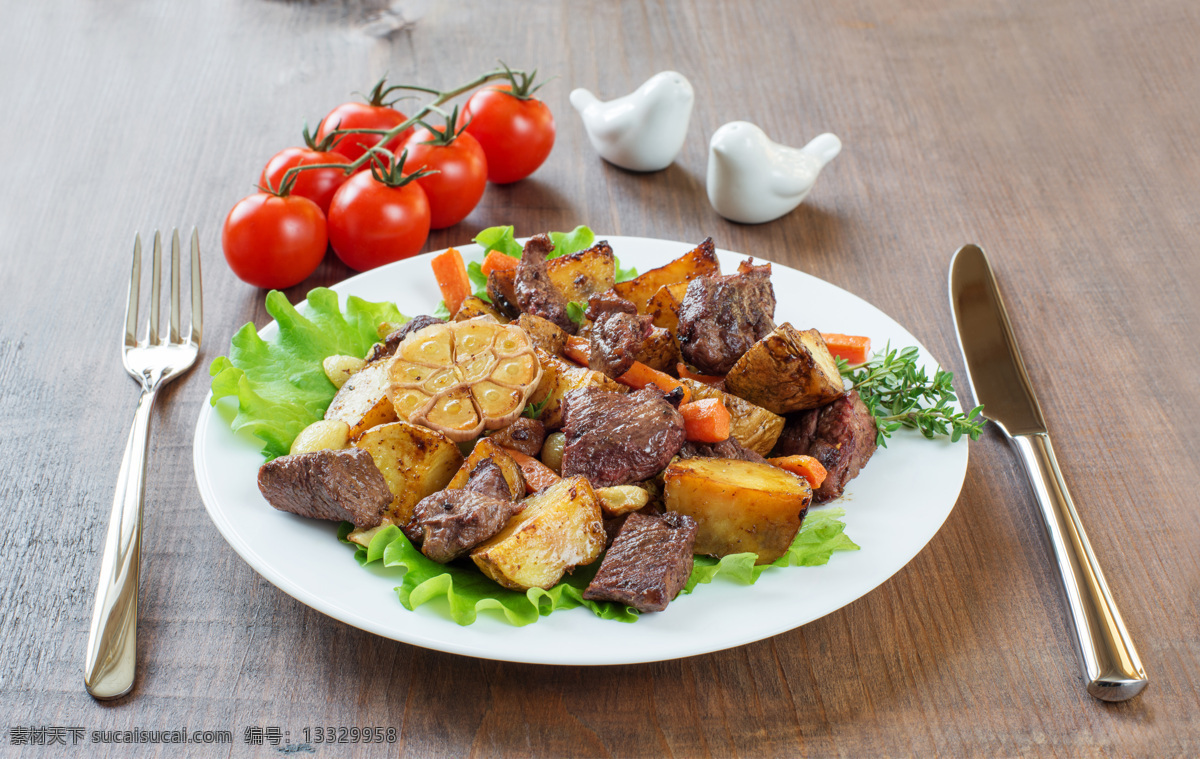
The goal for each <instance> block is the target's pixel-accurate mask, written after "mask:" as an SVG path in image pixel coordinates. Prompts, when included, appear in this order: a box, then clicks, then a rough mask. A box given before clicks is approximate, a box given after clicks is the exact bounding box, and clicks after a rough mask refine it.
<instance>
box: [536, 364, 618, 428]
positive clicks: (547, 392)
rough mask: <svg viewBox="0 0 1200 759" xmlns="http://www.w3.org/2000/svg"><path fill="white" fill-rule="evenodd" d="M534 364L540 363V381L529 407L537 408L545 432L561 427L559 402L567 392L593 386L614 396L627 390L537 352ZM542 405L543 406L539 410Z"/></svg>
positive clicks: (585, 370) (611, 381) (609, 379)
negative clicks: (539, 410)
mask: <svg viewBox="0 0 1200 759" xmlns="http://www.w3.org/2000/svg"><path fill="white" fill-rule="evenodd" d="M535 353H536V354H537V357H538V360H539V361H541V362H542V380H541V382H540V383H538V386H537V388H536V389H534V391H533V394H532V395H530V396H529V403H531V404H533V405H535V406H541V408H542V413H541V414H540V415H539V416H538V419H539V420H541V422H542V424H545V425H546V429H548V430H551V429H557V428H559V427H561V426H562V424H563V413H562V399H563V396H564V395H566V394H567V393H568V392H570V391H572V390H575V389H576V388H580V387H587V386H589V385H596V386H598V387H601V388H603V389H605V390H611V391H613V392H614V393H624V392H628V390H629V388H628V387H626V386H625V385H622V384H621V383H620V382H617V381H616V380H614V379H612V378H611V377H608V376H607V375H605V374H603V373H601V372H596V371H592V370H591V369H586V368H584V367H582V366H578V365H576V364H575V363H574V362H572V361H566V360H564V359H561V358H559V357H557V356H551V355H550V354H549V353H546V352H545V351H543V350H541V349H537V350H535ZM542 404H545V405H544V406H542Z"/></svg>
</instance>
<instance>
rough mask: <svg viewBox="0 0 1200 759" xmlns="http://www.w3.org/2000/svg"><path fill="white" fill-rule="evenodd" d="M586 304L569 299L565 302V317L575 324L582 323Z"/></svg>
mask: <svg viewBox="0 0 1200 759" xmlns="http://www.w3.org/2000/svg"><path fill="white" fill-rule="evenodd" d="M586 306H587V304H586V303H580V302H578V301H574V300H573V301H571V302H570V303H568V304H567V318H569V319H570V320H571V321H573V322H575V323H576V324H583V311H584V309H585V307H586Z"/></svg>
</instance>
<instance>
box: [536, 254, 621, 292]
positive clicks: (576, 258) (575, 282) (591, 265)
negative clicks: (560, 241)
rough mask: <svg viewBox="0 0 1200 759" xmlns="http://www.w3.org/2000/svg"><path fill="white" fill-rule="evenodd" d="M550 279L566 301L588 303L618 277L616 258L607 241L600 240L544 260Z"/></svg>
mask: <svg viewBox="0 0 1200 759" xmlns="http://www.w3.org/2000/svg"><path fill="white" fill-rule="evenodd" d="M546 274H548V275H549V277H550V281H551V282H553V283H554V286H555V287H556V288H558V291H559V292H561V293H562V294H563V297H564V298H566V299H567V300H568V301H575V302H577V303H587V299H588V298H589V297H590V296H592V295H595V294H596V293H602V292H604V291H605V290H608V289H609V288H611V287H612V286H613V283H615V282H616V281H617V269H616V258H615V257H614V256H613V251H612V248H610V247H609V245H608V243H606V242H599V243H596V244H595V245H593V246H592V247H590V248H588V249H587V250H581V251H579V252H578V253H572V254H571V255H569V256H560V257H559V258H555V259H553V260H551V261H549V262H548V263H547V264H546Z"/></svg>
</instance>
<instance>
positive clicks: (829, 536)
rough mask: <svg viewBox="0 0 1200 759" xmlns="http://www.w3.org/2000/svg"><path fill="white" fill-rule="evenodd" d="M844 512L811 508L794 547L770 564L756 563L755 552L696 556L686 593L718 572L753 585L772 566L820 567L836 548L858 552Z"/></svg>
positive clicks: (793, 543)
mask: <svg viewBox="0 0 1200 759" xmlns="http://www.w3.org/2000/svg"><path fill="white" fill-rule="evenodd" d="M845 515H846V510H845V509H841V508H830V509H822V510H820V511H809V512H808V514H807V515H806V516H805V517H804V524H803V525H801V527H800V532H798V533H797V534H796V539H795V540H793V541H792V544H791V546H789V547H788V549H787V551H786V552H785V553H784V554H783V556H780V557H779V558H778V559H776V560H775V561H773V562H771V563H770V564H763V565H761V566H756V565H755V563H754V559H755V558H756V557H755V555H754V554H752V553H735V554H730V555H729V556H723V557H721V558H720V559H714V558H712V557H711V556H697V557H696V561H695V564H694V565H693V567H692V576H691V577H689V578H688V581H687V584H686V585H684V586H683V592H684V593H691V592H692V591H693V590H695V589H696V586H697V585H701V584H704V583H710V582H712V581H713V578H714V577H716V576H717V575H724V576H725V577H727V578H729V579H731V580H734V581H736V582H740V583H743V584H746V585H753V584H754V583H755V582H756V581H757V580H758V577H759V575H761V574H762V573H763V572H765V571H766V570H767V569H768V568H770V567H817V566H820V565H822V564H828V563H829V557H830V556H832V555H833V552H834V551H857V550H858V545H857V544H856V543H855V542H854V541H853V540H851V539H850V538H849V537H847V536H846V533H845V530H846V524H845V522H843V521H842V517H843V516H845Z"/></svg>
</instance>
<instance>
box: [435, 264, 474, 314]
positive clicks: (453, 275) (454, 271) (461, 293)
mask: <svg viewBox="0 0 1200 759" xmlns="http://www.w3.org/2000/svg"><path fill="white" fill-rule="evenodd" d="M431 265H432V266H433V276H434V278H435V279H437V283H438V287H440V288H441V290H442V299H443V300H445V301H446V310H447V311H449V312H450V313H451V314H456V313H458V309H459V307H460V306H462V302H463V301H464V300H466V299H467V298H468V297H470V295H471V279H470V277H468V276H467V265H466V264H465V263H463V257H462V254H461V253H459V252H458V251H457V250H455V249H454V248H448V249H447V250H446V252H445V253H439V254H438V255H436V256H434V257H433V261H432V262H431Z"/></svg>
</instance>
